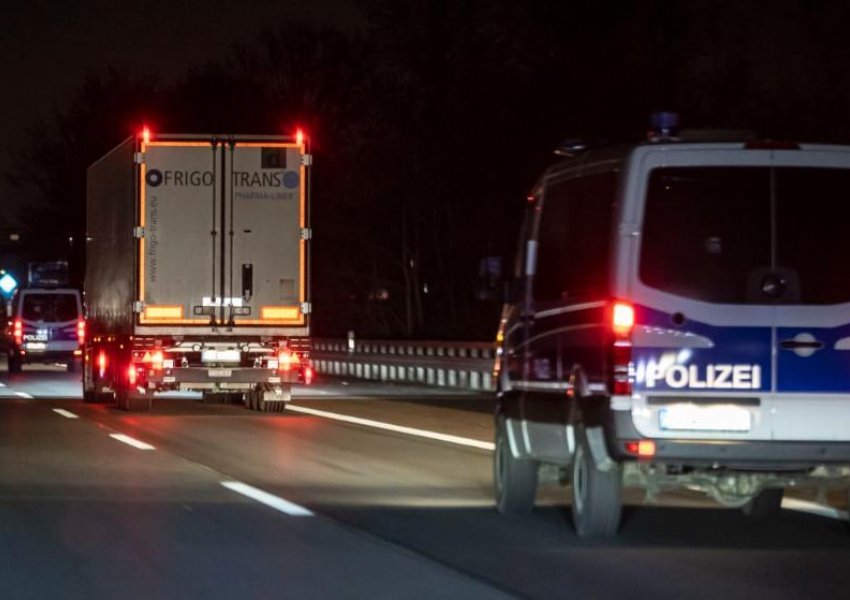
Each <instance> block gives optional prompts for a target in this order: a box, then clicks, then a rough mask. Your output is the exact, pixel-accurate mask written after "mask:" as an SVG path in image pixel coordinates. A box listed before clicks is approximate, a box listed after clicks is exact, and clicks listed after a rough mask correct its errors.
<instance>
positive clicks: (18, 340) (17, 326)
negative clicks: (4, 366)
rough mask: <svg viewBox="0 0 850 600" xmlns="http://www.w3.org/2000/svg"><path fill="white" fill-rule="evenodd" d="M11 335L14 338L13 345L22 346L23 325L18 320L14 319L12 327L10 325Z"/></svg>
mask: <svg viewBox="0 0 850 600" xmlns="http://www.w3.org/2000/svg"><path fill="white" fill-rule="evenodd" d="M12 331H13V335H14V337H15V345H17V346H23V345H24V323H23V322H22V321H21V320H20V319H15V323H14V325H12Z"/></svg>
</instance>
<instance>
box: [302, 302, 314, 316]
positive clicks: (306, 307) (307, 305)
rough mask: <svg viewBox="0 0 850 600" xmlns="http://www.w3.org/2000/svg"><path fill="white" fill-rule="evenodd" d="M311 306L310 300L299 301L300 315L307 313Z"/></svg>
mask: <svg viewBox="0 0 850 600" xmlns="http://www.w3.org/2000/svg"><path fill="white" fill-rule="evenodd" d="M312 308H313V305H312V304H311V303H310V302H302V303H301V314H302V315H309V314H310V311H311V310H312Z"/></svg>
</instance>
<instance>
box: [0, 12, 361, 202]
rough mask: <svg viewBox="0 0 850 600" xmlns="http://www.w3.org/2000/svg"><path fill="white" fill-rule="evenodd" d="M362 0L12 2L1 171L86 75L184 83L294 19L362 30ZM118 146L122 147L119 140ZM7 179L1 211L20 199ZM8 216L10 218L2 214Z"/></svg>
mask: <svg viewBox="0 0 850 600" xmlns="http://www.w3.org/2000/svg"><path fill="white" fill-rule="evenodd" d="M353 4H354V2H353V0H350V1H345V0H300V1H298V0H279V1H259V0H240V1H238V2H234V1H230V2H228V1H226V0H179V1H177V2H164V1H150V0H142V1H139V2H123V1H119V2H115V1H109V0H94V1H93V0H80V1H77V0H74V1H72V2H63V1H61V0H54V1H51V2H47V1H43V0H32V1H27V2H14V3H4V6H3V10H2V13H0V15H2V18H0V56H2V60H0V81H2V82H3V92H2V95H0V115H2V117H0V139H3V140H4V144H3V146H4V150H5V152H3V153H2V154H0V172H5V171H6V170H7V169H8V167H9V164H10V159H9V154H10V153H14V152H15V144H14V140H16V139H20V138H21V136H24V135H25V134H26V131H27V130H28V128H30V127H31V126H32V123H33V122H34V121H36V120H38V119H43V118H49V117H50V115H51V113H52V112H53V111H54V110H55V109H59V110H62V109H63V108H64V107H65V105H66V104H67V103H68V100H69V97H70V95H71V94H72V93H73V91H74V90H75V88H77V87H78V86H79V85H80V84H81V83H82V81H83V79H84V77H85V75H86V73H91V72H100V71H102V70H104V69H105V68H107V67H110V66H111V67H115V68H118V69H121V70H126V71H131V72H133V73H145V74H154V75H158V76H162V77H164V78H166V80H167V79H173V78H177V77H180V76H181V75H182V74H184V73H185V71H186V70H187V69H189V68H190V67H193V66H196V65H201V64H204V63H205V62H207V61H211V60H215V59H218V58H221V57H222V56H223V55H225V54H226V53H227V52H228V51H229V50H230V49H231V47H232V46H233V45H234V44H236V43H248V42H250V40H251V39H252V38H254V37H256V36H257V35H258V34H259V33H260V31H261V30H263V29H264V28H270V27H275V26H277V25H278V24H280V23H284V22H286V21H290V20H300V21H306V22H316V23H330V24H333V25H335V26H339V27H350V26H352V25H353V24H356V11H354V10H353V9H352V5H353ZM115 142H116V143H117V142H118V140H115ZM10 194H11V189H10V187H9V186H8V184H7V182H6V181H4V180H0V210H4V209H8V207H9V204H11V203H13V202H14V201H15V198H14V197H10ZM0 216H3V213H0Z"/></svg>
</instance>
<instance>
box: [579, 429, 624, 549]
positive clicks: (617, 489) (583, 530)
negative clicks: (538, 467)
mask: <svg viewBox="0 0 850 600" xmlns="http://www.w3.org/2000/svg"><path fill="white" fill-rule="evenodd" d="M576 433H577V435H576V438H577V439H576V442H577V443H576V449H575V454H574V455H573V463H572V468H571V475H572V478H571V486H570V487H571V489H570V493H571V497H572V507H571V510H572V516H573V526H574V527H575V530H576V533H577V534H578V536H579V537H583V538H593V537H596V538H604V537H611V536H613V535H614V534H615V533H617V528H618V527H619V525H620V515H621V513H622V507H623V500H622V480H623V477H622V471H621V470H620V468H619V466H616V467H612V468H611V469H610V470H608V471H603V470H601V469H599V467H597V465H596V462H595V461H594V460H593V455H592V454H591V451H590V444H589V443H588V440H587V433H586V432H585V430H584V428H583V427H579V428H577V432H576Z"/></svg>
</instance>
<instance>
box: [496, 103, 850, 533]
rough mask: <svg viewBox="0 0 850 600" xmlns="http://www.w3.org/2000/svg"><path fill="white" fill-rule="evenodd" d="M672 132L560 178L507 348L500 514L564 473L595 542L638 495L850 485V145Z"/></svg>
mask: <svg viewBox="0 0 850 600" xmlns="http://www.w3.org/2000/svg"><path fill="white" fill-rule="evenodd" d="M658 125H659V127H658V129H656V131H657V133H656V134H655V135H654V136H652V137H651V139H650V141H647V142H645V143H640V144H637V145H628V146H606V147H597V148H592V147H586V146H584V145H578V144H573V145H572V146H570V147H569V148H565V149H564V152H563V153H564V154H567V157H566V158H564V159H563V160H562V161H561V162H559V163H558V164H556V165H554V166H553V167H551V168H550V169H548V170H547V171H546V172H545V173H544V174H543V176H542V178H541V179H540V180H539V182H538V184H537V185H536V186H535V188H534V189H533V191H532V193H531V195H530V196H529V198H528V210H527V214H526V216H525V220H524V222H523V225H522V230H521V233H520V239H519V244H518V246H517V259H516V262H515V265H514V272H513V280H512V284H511V286H510V299H509V302H508V304H507V305H506V306H505V308H504V310H503V315H502V320H501V323H500V326H499V332H498V336H497V345H498V352H497V354H498V359H497V365H496V376H497V389H498V408H497V415H496V452H495V454H494V457H495V458H494V484H495V486H494V487H495V493H496V501H497V506H498V508H499V510H500V511H502V512H522V511H527V510H530V509H531V508H532V507H533V505H534V502H535V494H536V490H537V485H538V473H539V470H540V467H541V465H555V466H556V467H557V468H558V469H559V470H560V472H561V475H562V477H563V478H564V479H565V480H566V481H567V482H568V483H569V484H570V488H571V512H572V517H573V523H574V526H575V528H576V531H577V533H578V534H579V535H581V536H587V537H592V536H600V537H601V536H610V535H613V534H615V533H616V531H617V529H618V526H619V523H620V515H621V509H622V490H623V487H626V486H628V487H632V486H636V487H640V488H644V489H645V490H646V492H647V496H648V497H650V498H651V497H653V496H654V494H656V493H658V492H659V491H665V490H669V489H674V488H681V487H688V488H690V489H699V490H702V491H705V492H706V493H707V494H709V495H710V496H711V497H712V498H714V499H715V500H717V501H718V502H720V503H721V504H723V505H725V506H729V507H737V508H742V509H743V510H744V511H745V512H746V513H748V514H769V513H772V512H776V511H778V510H779V509H780V506H781V502H782V498H783V493H784V490H785V489H786V488H788V487H791V486H811V487H816V488H818V489H819V490H821V491H823V490H830V489H833V488H838V489H841V488H847V487H848V485H850V235H848V231H850V229H848V228H849V227H850V146H837V145H815V144H803V143H799V144H798V143H776V142H766V141H760V140H752V139H751V140H748V139H731V140H730V141H717V138H722V137H723V136H714V135H712V136H704V137H712V138H713V139H714V141H704V140H703V141H701V140H700V139H699V138H698V139H689V136H688V135H686V134H685V133H684V132H683V134H682V135H681V136H677V135H676V132H675V128H674V127H675V116H674V115H671V114H669V113H665V114H662V115H660V121H659V124H658ZM731 137H732V138H734V136H731Z"/></svg>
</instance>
